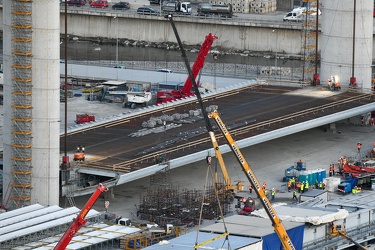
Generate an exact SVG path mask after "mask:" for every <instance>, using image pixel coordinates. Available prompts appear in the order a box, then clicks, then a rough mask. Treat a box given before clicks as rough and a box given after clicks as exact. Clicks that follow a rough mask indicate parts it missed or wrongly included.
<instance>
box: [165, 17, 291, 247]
mask: <svg viewBox="0 0 375 250" xmlns="http://www.w3.org/2000/svg"><path fill="white" fill-rule="evenodd" d="M165 18H167V19H168V20H169V21H170V23H171V25H172V29H173V32H174V34H175V36H176V39H177V42H178V45H179V47H180V50H181V54H182V58H183V60H184V63H185V67H186V69H187V71H188V73H189V76H190V79H191V81H192V83H193V87H194V90H195V95H196V97H197V99H198V103H199V106H200V108H201V110H202V114H203V116H204V120H205V123H206V128H207V131H208V134H209V136H210V138H211V142H212V145H213V147H214V149H215V154H216V155H217V154H220V153H217V152H220V151H219V145H218V143H217V140H216V137H215V134H214V130H213V127H212V124H211V122H210V118H212V119H214V121H215V122H216V124H217V125H218V127H219V130H220V131H221V133H222V134H223V135H224V137H225V139H226V141H227V143H228V145H229V147H230V148H231V150H232V152H233V153H234V155H235V156H236V158H237V161H238V162H239V163H240V165H241V167H242V170H243V171H244V173H245V175H246V177H247V179H248V180H249V182H250V183H251V185H252V186H253V189H254V190H255V192H256V194H257V196H258V198H259V200H260V202H261V204H262V205H263V207H264V209H265V210H266V213H267V215H268V217H269V218H270V220H271V223H272V226H273V228H274V230H275V232H276V234H277V236H278V237H279V239H280V242H281V244H282V245H283V247H284V249H286V250H292V249H293V250H295V247H294V245H293V242H292V241H291V239H290V238H289V235H288V233H287V232H286V230H285V228H284V226H283V224H282V222H281V220H280V218H279V217H278V215H277V214H276V211H275V210H274V208H273V207H272V204H271V202H270V201H269V200H268V198H267V196H266V195H265V193H264V192H263V189H262V186H261V185H260V183H259V181H258V180H257V178H256V177H255V174H254V172H253V171H252V170H251V168H250V166H249V164H248V163H247V161H246V159H245V157H244V156H243V155H242V153H241V151H240V148H239V147H238V146H237V143H236V142H235V141H234V140H233V138H232V136H231V135H230V133H229V131H228V129H227V128H226V126H225V124H224V122H223V121H222V120H221V118H220V116H219V114H218V112H217V111H216V112H215V111H214V112H212V113H210V115H207V112H206V110H205V108H204V105H203V100H202V97H201V94H200V92H199V90H198V85H197V83H196V81H195V78H194V76H193V73H192V71H191V68H190V64H189V62H188V59H187V56H186V53H185V50H184V48H183V45H182V42H181V39H180V36H179V35H178V32H177V28H176V26H175V24H174V21H173V16H172V14H168V15H166V16H165ZM220 155H221V154H220Z"/></svg>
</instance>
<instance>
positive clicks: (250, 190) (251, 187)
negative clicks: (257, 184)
mask: <svg viewBox="0 0 375 250" xmlns="http://www.w3.org/2000/svg"><path fill="white" fill-rule="evenodd" d="M249 192H250V194H252V193H253V186H252V185H251V184H249Z"/></svg>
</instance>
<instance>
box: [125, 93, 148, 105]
mask: <svg viewBox="0 0 375 250" xmlns="http://www.w3.org/2000/svg"><path fill="white" fill-rule="evenodd" d="M151 99H152V93H151V92H127V93H126V101H125V102H124V103H123V104H122V106H123V107H124V108H131V109H135V108H136V107H137V106H147V104H148V103H149V102H150V101H151Z"/></svg>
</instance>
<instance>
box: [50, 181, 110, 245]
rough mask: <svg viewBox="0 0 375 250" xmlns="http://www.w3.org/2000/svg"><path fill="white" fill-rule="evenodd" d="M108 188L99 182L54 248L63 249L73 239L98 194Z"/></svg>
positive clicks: (84, 221)
mask: <svg viewBox="0 0 375 250" xmlns="http://www.w3.org/2000/svg"><path fill="white" fill-rule="evenodd" d="M107 190H108V188H107V187H106V186H104V185H103V184H101V183H99V185H98V187H97V189H96V190H95V192H94V193H93V194H92V195H91V197H90V199H89V200H88V201H87V203H86V204H85V206H84V207H83V208H82V210H81V212H80V213H79V214H78V216H77V217H76V218H75V219H74V220H73V222H72V224H71V225H70V227H69V228H68V229H67V230H66V231H65V233H64V235H63V236H62V237H61V239H60V241H59V242H58V243H57V245H56V246H55V248H54V250H65V249H66V247H67V246H68V245H69V242H70V241H71V240H72V239H73V237H74V235H76V233H77V232H78V231H79V230H80V229H81V228H82V227H83V226H84V225H85V224H86V220H85V217H86V215H87V214H88V213H89V211H90V210H91V208H92V206H93V205H94V204H95V202H96V200H97V199H98V198H99V196H100V194H101V193H103V192H106V191H107Z"/></svg>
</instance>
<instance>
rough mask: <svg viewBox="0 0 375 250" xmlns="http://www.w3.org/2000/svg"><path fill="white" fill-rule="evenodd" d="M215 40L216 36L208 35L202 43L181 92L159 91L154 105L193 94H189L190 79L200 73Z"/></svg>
mask: <svg viewBox="0 0 375 250" xmlns="http://www.w3.org/2000/svg"><path fill="white" fill-rule="evenodd" d="M216 39H217V36H214V35H212V34H211V33H209V34H208V35H207V36H206V38H205V40H204V42H203V43H202V46H201V48H200V50H199V53H198V56H197V59H196V60H195V62H194V65H193V68H192V76H188V78H187V79H186V81H185V84H184V86H183V87H182V89H181V90H159V91H158V92H157V93H156V105H158V104H162V103H165V102H171V101H174V100H177V99H181V98H184V97H188V96H192V95H194V93H192V92H191V87H192V86H193V84H192V80H193V79H192V78H194V80H195V78H196V77H197V75H198V73H199V72H200V71H201V69H202V68H203V65H204V61H205V59H206V56H207V54H208V52H209V51H210V48H211V46H212V43H213V42H214V40H216Z"/></svg>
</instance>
